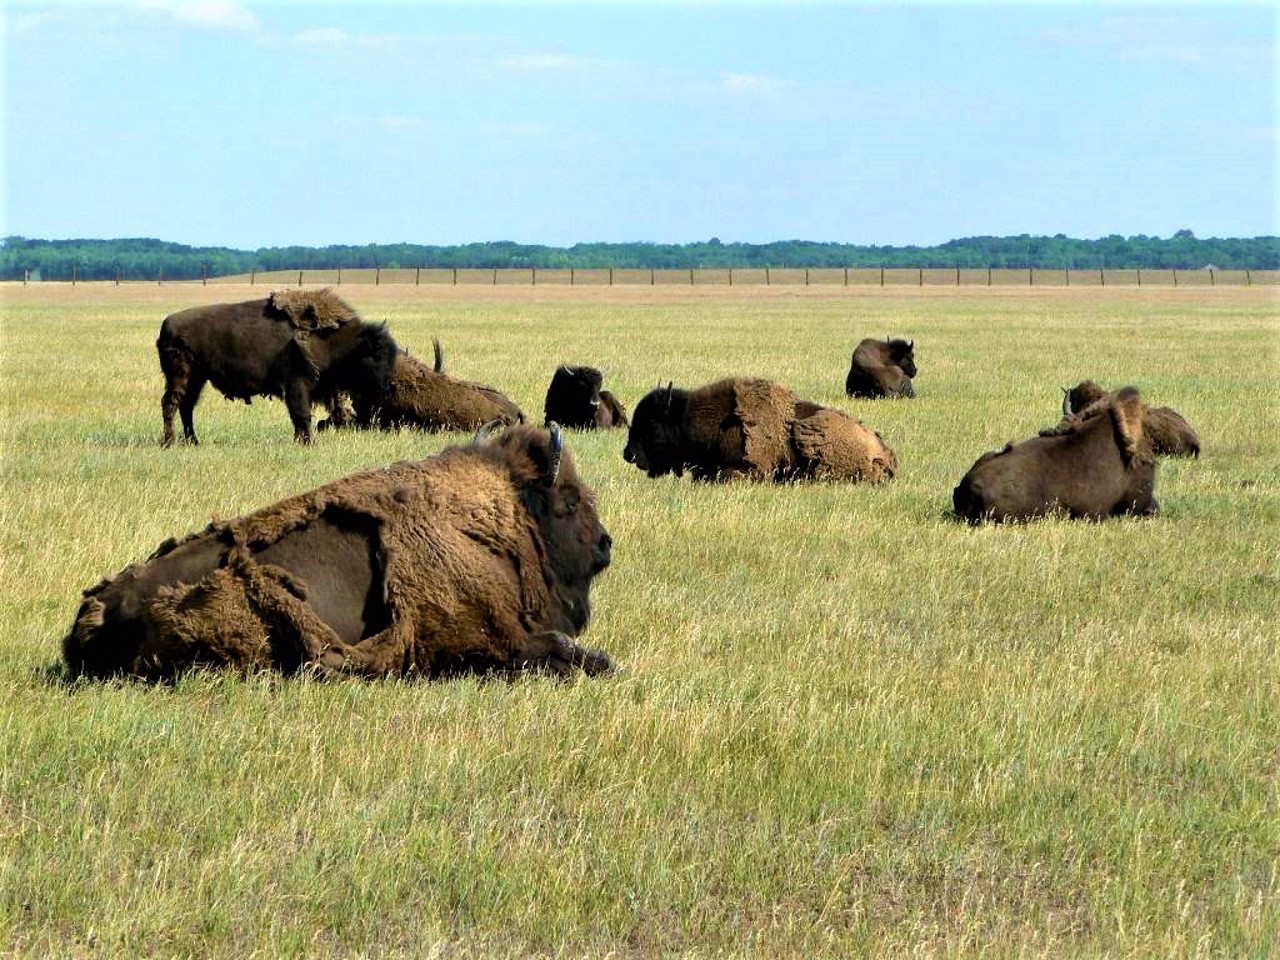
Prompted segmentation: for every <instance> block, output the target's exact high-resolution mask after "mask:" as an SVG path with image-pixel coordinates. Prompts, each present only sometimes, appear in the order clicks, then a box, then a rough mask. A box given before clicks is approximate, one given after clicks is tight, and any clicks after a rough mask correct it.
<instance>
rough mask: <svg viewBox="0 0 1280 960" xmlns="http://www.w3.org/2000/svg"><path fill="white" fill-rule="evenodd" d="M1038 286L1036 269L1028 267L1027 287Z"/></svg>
mask: <svg viewBox="0 0 1280 960" xmlns="http://www.w3.org/2000/svg"><path fill="white" fill-rule="evenodd" d="M1035 285H1036V268H1035V267H1027V286H1028V287H1034V286H1035Z"/></svg>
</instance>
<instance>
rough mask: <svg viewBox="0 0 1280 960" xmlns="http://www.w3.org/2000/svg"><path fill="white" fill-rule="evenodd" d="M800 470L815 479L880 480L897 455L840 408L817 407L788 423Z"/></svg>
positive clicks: (891, 471)
mask: <svg viewBox="0 0 1280 960" xmlns="http://www.w3.org/2000/svg"><path fill="white" fill-rule="evenodd" d="M791 434H792V440H793V442H794V443H795V447H796V453H797V454H798V455H799V458H800V461H801V463H802V465H803V468H802V469H803V472H804V473H805V474H806V475H808V476H812V477H814V478H816V479H829V480H847V481H853V482H857V481H860V480H865V481H871V482H880V481H883V480H889V479H892V478H893V475H894V474H895V473H896V472H897V469H898V458H897V455H896V454H895V453H894V452H893V450H892V449H890V447H889V446H888V445H887V444H886V443H885V442H884V440H883V439H882V438H881V437H880V435H879V434H878V433H876V432H875V431H874V430H872V429H871V428H870V427H868V426H867V425H866V424H864V423H862V422H861V421H860V420H856V419H854V418H853V417H851V416H849V415H848V414H846V413H844V412H843V411H840V410H833V409H830V408H821V409H819V410H818V411H817V412H816V413H813V414H811V415H810V416H807V417H804V418H802V419H798V420H796V421H795V422H794V423H793V424H792V426H791Z"/></svg>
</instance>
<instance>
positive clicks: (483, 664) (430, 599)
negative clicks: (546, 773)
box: [63, 426, 612, 679]
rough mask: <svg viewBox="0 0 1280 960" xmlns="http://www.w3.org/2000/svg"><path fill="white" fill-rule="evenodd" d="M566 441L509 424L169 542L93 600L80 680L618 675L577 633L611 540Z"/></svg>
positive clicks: (80, 636) (86, 608)
mask: <svg viewBox="0 0 1280 960" xmlns="http://www.w3.org/2000/svg"><path fill="white" fill-rule="evenodd" d="M560 443H561V441H560V430H559V428H558V427H556V428H553V429H552V430H550V431H547V430H543V429H540V428H536V427H531V426H518V427H513V428H510V429H508V430H507V431H505V432H504V433H502V434H501V435H499V436H497V437H495V438H493V439H491V440H486V441H482V440H480V439H477V440H476V441H475V442H473V443H471V444H469V445H467V446H458V447H450V448H448V449H446V450H444V451H443V452H441V453H439V454H438V455H436V456H433V457H430V458H429V459H426V460H420V461H405V462H401V463H395V464H392V465H391V466H389V467H387V468H385V469H381V470H370V471H368V472H364V473H357V474H353V475H351V476H348V477H345V478H343V479H341V480H336V481H334V482H332V483H329V484H326V485H324V486H322V487H319V488H317V489H315V490H312V491H310V492H309V493H303V494H299V495H297V496H294V497H290V498H288V499H286V500H282V501H280V502H279V503H276V504H275V505H273V506H270V507H266V508H264V509H262V510H258V511H256V512H254V513H250V514H247V515H245V516H243V517H240V518H238V519H235V520H230V521H226V522H215V523H213V524H211V525H210V526H209V527H208V528H207V529H206V530H204V531H203V532H201V533H197V534H193V535H191V536H189V537H187V538H186V539H185V540H182V541H173V540H170V541H167V542H166V543H164V544H162V545H161V547H160V548H159V549H158V550H157V551H156V552H155V553H154V554H152V555H151V557H149V558H148V559H147V560H146V561H144V562H142V563H137V564H134V565H132V566H130V567H127V568H126V569H124V570H123V571H121V572H120V573H118V574H116V575H115V576H114V577H110V578H108V579H106V580H104V581H102V582H101V583H100V584H98V585H97V586H96V587H93V588H92V589H91V590H88V591H86V592H85V594H84V599H83V602H82V604H81V606H80V610H79V612H78V613H77V614H76V618H75V622H74V624H73V625H72V627H71V631H70V633H69V634H68V635H67V637H66V638H65V640H64V641H63V654H64V657H65V660H66V663H67V666H68V668H69V671H70V673H71V674H72V675H75V676H78V675H88V676H91V677H107V676H112V675H116V674H124V675H132V676H137V677H142V678H146V679H161V678H166V677H171V676H173V675H174V674H176V673H178V672H180V671H182V670H184V669H186V668H189V667H192V666H197V665H205V666H229V667H234V668H240V669H256V668H275V669H282V670H295V669H298V668H302V667H311V668H314V669H316V670H318V671H320V672H322V673H331V672H347V673H355V674H360V675H365V676H383V675H388V674H396V675H422V676H438V675H442V674H452V673H457V672H467V671H490V670H495V671H511V670H521V669H525V668H540V669H547V670H550V671H553V672H556V673H567V672H570V671H573V670H577V669H581V670H583V671H585V672H587V673H593V674H594V673H601V672H603V671H605V670H608V669H609V668H610V661H609V658H608V657H607V656H606V655H605V654H603V653H600V652H596V651H592V650H588V649H585V648H583V647H580V646H578V645H577V644H576V643H575V642H574V641H573V639H572V638H573V637H575V636H576V635H577V634H578V633H580V632H581V631H582V630H583V629H584V628H585V627H586V625H587V621H588V618H589V617H590V612H591V608H590V603H589V600H588V591H589V588H590V586H591V581H592V578H594V577H595V576H596V575H597V574H598V573H600V572H601V571H602V570H604V569H605V567H607V566H608V565H609V560H610V552H611V546H612V541H611V539H610V537H609V534H608V532H607V531H606V530H605V528H604V526H603V525H602V524H601V522H600V518H599V515H598V514H597V512H596V505H595V496H594V494H593V493H592V491H591V489H590V488H589V487H588V486H587V485H586V484H585V483H584V482H583V481H582V480H580V479H579V478H578V475H577V472H576V470H575V468H574V464H573V459H572V457H571V456H570V454H569V453H568V452H567V451H562V450H561V445H560Z"/></svg>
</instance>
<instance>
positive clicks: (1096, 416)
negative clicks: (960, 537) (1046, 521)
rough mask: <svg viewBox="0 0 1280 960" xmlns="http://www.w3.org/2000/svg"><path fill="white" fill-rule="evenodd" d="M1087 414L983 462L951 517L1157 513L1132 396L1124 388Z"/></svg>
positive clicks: (1152, 465) (959, 490) (960, 489)
mask: <svg viewBox="0 0 1280 960" xmlns="http://www.w3.org/2000/svg"><path fill="white" fill-rule="evenodd" d="M1090 411H1091V412H1090V415H1089V416H1086V417H1082V418H1079V419H1070V420H1064V421H1063V422H1062V423H1061V424H1059V426H1058V427H1056V428H1053V429H1051V430H1046V431H1043V432H1042V433H1041V435H1040V436H1038V437H1032V438H1031V439H1030V440H1024V441H1023V442H1021V443H1017V444H1014V443H1010V444H1008V445H1007V446H1005V448H1004V449H1003V450H999V451H992V452H991V453H985V454H983V455H982V456H981V457H980V458H979V459H978V461H977V463H975V464H974V465H973V467H972V468H971V469H970V470H969V472H968V473H967V474H965V476H964V478H963V479H962V480H961V481H960V485H959V486H957V487H956V488H955V491H954V492H953V493H952V498H951V500H952V505H953V506H954V507H955V512H956V514H957V516H959V517H962V518H963V519H965V520H968V521H969V522H970V523H977V522H979V521H981V520H995V521H1003V520H1028V519H1031V518H1033V517H1040V516H1044V515H1046V514H1050V513H1053V512H1055V511H1061V512H1063V513H1066V514H1067V515H1068V516H1071V517H1089V518H1092V519H1094V520H1101V519H1103V518H1105V517H1111V516H1116V515H1119V514H1138V515H1148V514H1154V513H1156V512H1157V510H1158V509H1159V507H1158V505H1157V503H1156V500H1155V495H1154V494H1155V484H1156V462H1155V454H1154V451H1153V450H1152V449H1151V438H1150V437H1149V436H1148V435H1147V433H1146V430H1145V428H1144V425H1143V404H1142V398H1141V396H1140V395H1139V393H1138V391H1137V390H1136V389H1135V388H1133V387H1126V388H1124V389H1123V390H1120V391H1119V392H1117V393H1115V394H1114V395H1112V396H1109V397H1107V398H1106V399H1105V400H1103V401H1101V402H1099V403H1096V404H1094V405H1093V406H1092V407H1091V408H1090Z"/></svg>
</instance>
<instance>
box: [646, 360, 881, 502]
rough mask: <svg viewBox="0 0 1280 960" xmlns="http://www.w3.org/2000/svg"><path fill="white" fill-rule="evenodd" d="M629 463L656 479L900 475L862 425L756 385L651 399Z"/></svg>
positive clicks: (665, 392)
mask: <svg viewBox="0 0 1280 960" xmlns="http://www.w3.org/2000/svg"><path fill="white" fill-rule="evenodd" d="M622 455H623V457H624V458H625V459H626V460H627V462H628V463H633V464H635V465H636V466H637V467H639V468H640V469H641V470H644V471H646V472H647V473H648V474H649V476H651V477H659V476H662V475H663V474H667V473H675V474H676V476H681V475H682V474H683V473H684V471H685V470H688V471H689V473H690V474H691V475H692V476H693V477H694V478H695V479H697V480H716V479H720V480H729V479H734V478H737V477H744V478H749V479H753V480H774V481H786V480H800V479H810V478H814V479H831V480H846V481H858V480H868V481H880V480H887V479H889V478H891V477H892V476H893V475H894V472H895V471H896V470H897V468H898V460H897V457H896V456H895V454H894V452H893V451H892V450H891V449H890V448H889V447H888V446H887V445H886V444H885V443H884V441H883V440H882V439H881V438H880V435H879V434H878V433H876V432H875V431H874V430H871V429H870V428H869V427H867V426H865V425H864V424H863V423H862V422H861V421H859V420H855V419H854V418H853V417H851V416H849V415H848V414H846V413H844V412H842V411H840V410H834V409H831V408H829V407H822V406H819V405H818V404H816V403H812V402H810V401H807V400H800V399H798V398H797V397H796V396H795V394H793V393H792V392H791V391H790V390H788V389H787V388H786V387H784V386H782V385H780V384H777V383H773V382H771V381H769V380H751V379H730V380H720V381H718V382H716V383H711V384H707V385H706V386H703V387H699V388H698V389H696V390H680V389H677V388H675V387H673V386H671V385H670V384H668V385H667V386H666V387H665V388H661V387H660V388H658V389H656V390H653V391H651V392H650V393H649V394H648V395H647V396H645V397H644V398H643V399H642V400H641V401H640V402H639V403H638V404H636V409H635V413H634V415H633V416H632V420H631V431H630V433H629V434H628V436H627V444H626V448H625V449H624V450H623V454H622Z"/></svg>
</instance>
